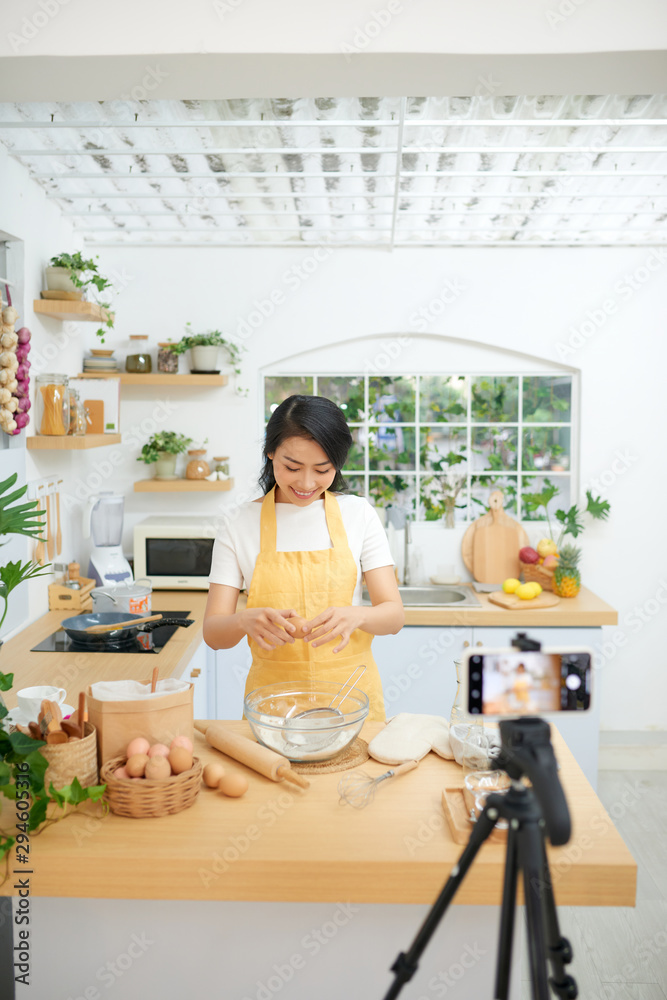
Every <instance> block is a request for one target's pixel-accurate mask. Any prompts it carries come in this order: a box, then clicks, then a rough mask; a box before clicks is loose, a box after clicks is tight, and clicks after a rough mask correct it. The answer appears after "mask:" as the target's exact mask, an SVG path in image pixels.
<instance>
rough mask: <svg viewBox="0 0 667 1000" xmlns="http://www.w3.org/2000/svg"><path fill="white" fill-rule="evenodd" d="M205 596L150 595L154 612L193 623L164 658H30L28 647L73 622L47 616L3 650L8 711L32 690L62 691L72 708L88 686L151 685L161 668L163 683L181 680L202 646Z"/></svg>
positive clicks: (170, 644) (191, 592)
mask: <svg viewBox="0 0 667 1000" xmlns="http://www.w3.org/2000/svg"><path fill="white" fill-rule="evenodd" d="M207 596H208V594H207V592H206V591H205V590H157V591H154V592H153V604H154V606H155V608H157V609H158V610H160V611H179V610H180V611H188V612H189V613H190V618H194V619H195V621H194V623H193V624H192V625H190V626H189V628H177V629H176V631H175V632H174V634H173V636H172V637H171V639H170V640H169V642H168V643H167V644H166V646H165V647H164V649H163V650H162V652H160V653H158V654H157V655H155V656H145V657H143V656H138V655H137V654H133V653H44V652H37V653H33V652H31V647H32V646H36V645H37V643H38V642H41V641H42V639H45V638H46V637H47V636H48V635H50V634H51V633H52V632H55V630H56V629H57V628H58V627H59V626H60V623H61V621H62V620H63V619H64V618H69V617H71V614H70V613H69V612H67V613H65V612H63V611H49V612H48V613H47V614H45V615H43V616H42V617H41V618H39V619H37V621H35V622H33V623H32V624H31V625H28V626H27V627H26V628H24V629H23V631H22V632H20V633H19V634H18V635H16V636H14V638H13V639H10V640H9V641H8V642H6V643H5V644H4V645H3V647H2V657H1V659H0V669H2V671H3V673H5V674H9V673H14V685H13V687H12V689H11V691H8V692H7V693H6V695H5V701H6V703H7V708H14V706H15V705H16V691H18V690H20V689H21V688H24V687H32V686H33V685H35V684H55V685H57V686H58V687H63V688H65V690H66V691H67V701H68V703H69V704H70V705H76V704H77V699H78V695H79V691H85V690H86V688H87V687H88V685H89V684H90V683H91V682H92V681H115V680H131V679H135V680H145V681H149V680H150V678H151V673H152V671H153V667H154V666H158V667H159V668H160V677H161V678H162V679H164V678H165V677H181V676H182V674H183V673H184V671H185V668H186V667H187V665H188V663H189V661H190V660H191V659H192V657H193V656H194V655H195V653H196V651H197V649H198V648H199V646H200V645H201V643H202V638H203V637H202V630H203V625H204V609H205V607H206V599H207Z"/></svg>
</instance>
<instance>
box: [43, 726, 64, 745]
mask: <svg viewBox="0 0 667 1000" xmlns="http://www.w3.org/2000/svg"><path fill="white" fill-rule="evenodd" d="M46 742H47V743H49V744H50V743H67V742H69V737H68V736H67V733H65V732H63V730H62V729H54V731H53V732H52V733H47V734H46Z"/></svg>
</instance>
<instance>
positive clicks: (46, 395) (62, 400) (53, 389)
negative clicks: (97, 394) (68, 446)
mask: <svg viewBox="0 0 667 1000" xmlns="http://www.w3.org/2000/svg"><path fill="white" fill-rule="evenodd" d="M35 431H36V433H37V434H48V435H55V436H64V435H66V434H68V433H69V379H68V377H67V375H49V374H47V373H44V374H42V375H38V376H37V378H36V379H35Z"/></svg>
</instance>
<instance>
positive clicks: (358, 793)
mask: <svg viewBox="0 0 667 1000" xmlns="http://www.w3.org/2000/svg"><path fill="white" fill-rule="evenodd" d="M418 764H419V761H418V760H408V761H406V762H405V764H399V765H398V767H392V768H391V769H390V770H389V771H385V772H384V774H380V775H379V776H378V777H377V778H372V777H371V775H370V774H366V772H365V771H354V773H353V774H346V775H345V777H343V778H341V780H340V781H339V782H338V794H339V795H340V799H339V800H338V801H339V804H340V805H341V806H344V805H345V804H346V803H347V805H349V806H353V807H354V808H355V809H363V808H364V806H367V805H368V804H369V802H372V801H373V799H374V798H375V789H376V788H377V787H378V785H379V784H380V782H382V781H386V780H387V778H395V777H398V775H399V774H405V773H406V771H412V770H413V769H414V768H415V767H417V765H418Z"/></svg>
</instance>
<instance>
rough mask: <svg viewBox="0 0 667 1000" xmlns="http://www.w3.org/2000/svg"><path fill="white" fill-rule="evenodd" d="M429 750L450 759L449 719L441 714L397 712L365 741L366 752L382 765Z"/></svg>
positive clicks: (415, 757) (406, 758)
mask: <svg viewBox="0 0 667 1000" xmlns="http://www.w3.org/2000/svg"><path fill="white" fill-rule="evenodd" d="M429 750H435V752H436V753H437V754H438V756H440V757H444V758H445V759H446V760H453V759H454V754H453V752H452V748H451V744H450V742H449V722H448V721H447V719H445V717H444V716H442V715H417V714H413V713H411V712H400V713H399V714H398V715H395V716H394V718H393V719H390V720H389V722H388V723H387V725H386V726H385V727H384V729H381V730H380V732H379V733H378V734H377V736H374V737H373V739H372V740H371V742H370V743H369V744H368V752H369V753H370V755H371V757H374V758H375V760H379V761H380V762H381V763H383V764H402V763H404V762H405V761H406V760H421V759H422V757H425V756H426V754H427V753H428V752H429Z"/></svg>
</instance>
